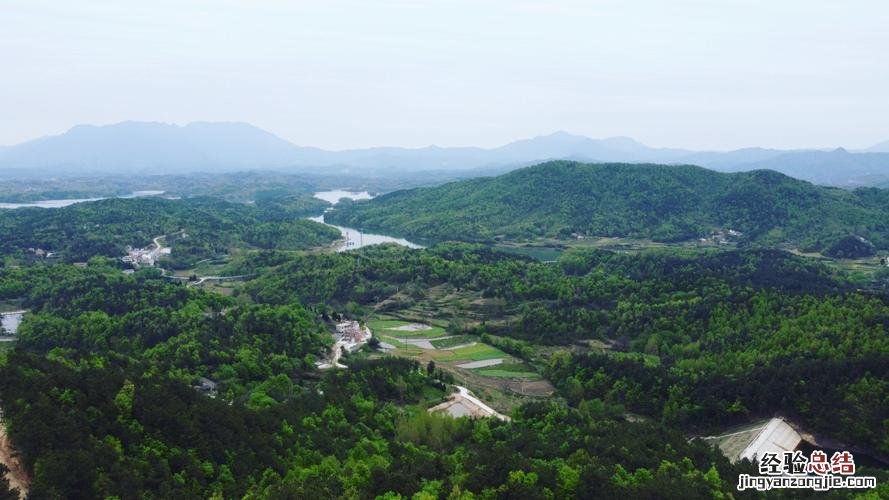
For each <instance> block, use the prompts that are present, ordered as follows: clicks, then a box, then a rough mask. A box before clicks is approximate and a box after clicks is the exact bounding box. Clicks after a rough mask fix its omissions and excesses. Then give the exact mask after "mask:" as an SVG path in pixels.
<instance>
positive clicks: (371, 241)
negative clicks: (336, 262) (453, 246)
mask: <svg viewBox="0 0 889 500" xmlns="http://www.w3.org/2000/svg"><path fill="white" fill-rule="evenodd" d="M315 198H318V199H321V200H324V201H327V202H329V203H332V204H334V205H336V204H337V203H338V202H339V201H340V200H341V199H343V198H349V199H352V200H369V199H371V198H373V196H372V195H371V194H370V193H368V192H367V191H361V192H356V191H344V190H341V189H337V190H333V191H320V192H317V193H315ZM309 220H313V221H315V222H320V223H322V224H327V222H324V215H323V214H322V215H319V216H317V217H309ZM327 225H328V226H331V227H335V228H337V229H339V231H340V234H342V235H343V241H342V243H341V244H340V246H338V247H337V249H336V251H337V252H345V251H348V250H355V249H356V248H361V247H366V246H370V245H379V244H381V243H397V244H399V245H403V246H406V247H408V248H423V246H422V245H418V244H416V243H413V242H411V241H408V240H406V239H403V238H395V237H392V236H386V235H385V234H373V233H365V232H363V231H359V230H357V229H354V228H351V227H343V226H337V225H334V224H327Z"/></svg>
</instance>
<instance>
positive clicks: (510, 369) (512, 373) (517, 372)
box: [475, 363, 541, 379]
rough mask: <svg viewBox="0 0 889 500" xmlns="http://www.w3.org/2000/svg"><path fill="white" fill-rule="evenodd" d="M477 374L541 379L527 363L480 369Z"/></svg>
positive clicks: (504, 364) (505, 364)
mask: <svg viewBox="0 0 889 500" xmlns="http://www.w3.org/2000/svg"><path fill="white" fill-rule="evenodd" d="M475 372H476V373H478V374H479V375H482V376H485V377H505V378H527V379H540V378H541V377H540V375H539V374H538V373H537V372H536V371H534V368H532V367H531V366H530V365H528V364H525V363H503V364H500V365H496V366H490V367H487V368H479V369H477V370H475Z"/></svg>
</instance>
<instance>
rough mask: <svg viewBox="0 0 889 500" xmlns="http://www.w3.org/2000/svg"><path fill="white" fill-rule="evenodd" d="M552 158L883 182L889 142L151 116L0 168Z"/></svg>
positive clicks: (11, 154) (34, 149) (482, 162)
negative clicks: (478, 143) (355, 141)
mask: <svg viewBox="0 0 889 500" xmlns="http://www.w3.org/2000/svg"><path fill="white" fill-rule="evenodd" d="M552 159H569V160H580V161H586V162H624V163H664V164H694V165H700V166H703V167H707V168H711V169H714V170H720V171H747V170H757V169H772V170H777V171H779V172H782V173H785V174H787V175H790V176H793V177H796V178H799V179H803V180H808V181H811V182H814V183H817V184H826V185H837V186H846V187H854V186H861V185H879V184H882V183H885V182H889V141H886V142H883V143H880V144H877V145H874V146H873V147H871V148H868V149H866V150H864V151H855V152H852V151H847V150H845V149H842V148H838V149H835V150H814V149H813V150H777V149H763V148H746V149H739V150H735V151H728V152H709V151H691V150H686V149H673V148H652V147H648V146H646V145H644V144H642V143H640V142H637V141H635V140H633V139H631V138H627V137H611V138H606V139H591V138H588V137H583V136H579V135H573V134H569V133H566V132H556V133H553V134H550V135H545V136H538V137H534V138H530V139H523V140H518V141H515V142H511V143H509V144H506V145H504V146H500V147H497V148H491V149H485V148H477V147H445V148H443V147H437V146H428V147H425V148H416V149H411V148H400V147H375V148H366V149H352V150H343V151H327V150H323V149H319V148H314V147H306V146H297V145H295V144H292V143H290V142H288V141H286V140H284V139H281V138H280V137H277V136H276V135H274V134H272V133H269V132H267V131H265V130H262V129H260V128H257V127H255V126H252V125H250V124H247V123H231V122H221V123H208V122H195V123H190V124H188V125H185V126H178V125H173V124H165V123H152V122H122V123H118V124H114V125H106V126H93V125H78V126H76V127H73V128H72V129H71V130H69V131H68V132H65V133H64V134H60V135H56V136H47V137H43V138H40V139H35V140H32V141H28V142H24V143H21V144H18V145H14V146H7V147H0V175H4V176H25V175H45V174H47V173H50V174H53V175H59V174H66V175H78V174H94V173H115V174H152V173H157V174H164V173H184V172H198V171H202V172H208V171H211V172H216V171H233V170H246V169H293V170H303V171H311V172H324V173H331V170H332V169H334V170H335V169H341V170H343V171H350V172H356V171H358V170H360V171H362V172H370V171H373V172H378V173H379V172H387V171H388V172H393V171H395V172H397V171H404V170H411V171H424V170H453V171H459V170H472V169H478V170H481V172H479V173H499V172H503V171H506V170H509V169H512V168H516V167H521V166H526V165H530V164H533V163H538V162H541V161H546V160H552Z"/></svg>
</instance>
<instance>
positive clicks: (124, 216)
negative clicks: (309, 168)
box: [0, 196, 340, 268]
mask: <svg viewBox="0 0 889 500" xmlns="http://www.w3.org/2000/svg"><path fill="white" fill-rule="evenodd" d="M324 205H326V202H323V201H321V200H314V199H313V198H308V197H304V196H288V197H274V196H273V197H270V198H268V199H263V200H261V201H258V202H257V203H256V204H253V205H247V204H239V203H231V202H226V201H222V200H219V199H213V198H190V199H185V200H167V199H163V198H133V199H108V200H101V201H96V202H89V203H78V204H75V205H70V206H67V207H63V208H56V209H43V208H19V209H15V210H0V233H2V234H3V235H4V237H3V238H2V240H0V255H4V254H5V255H12V256H18V257H25V256H29V255H33V252H34V251H36V250H37V249H40V250H42V251H44V252H52V253H53V254H55V257H56V258H59V259H61V260H62V261H65V262H78V261H86V260H88V259H89V258H91V257H93V256H96V255H103V256H108V257H118V256H122V255H123V254H124V250H125V248H126V247H127V246H133V247H147V246H149V245H150V244H151V243H152V238H154V237H156V236H160V235H170V236H169V239H168V240H166V241H165V244H166V245H167V246H170V247H172V253H171V255H170V257H169V258H168V259H167V265H169V266H171V267H174V268H177V267H188V266H190V265H192V264H193V263H194V262H196V261H198V260H200V259H205V258H209V257H213V256H216V255H222V254H228V253H229V252H230V251H231V250H232V248H239V247H246V248H261V249H281V250H299V249H307V248H311V247H317V246H323V245H328V244H330V243H331V242H333V241H334V240H336V239H337V238H339V236H340V234H339V232H338V231H337V230H336V229H334V228H332V227H329V226H325V225H323V224H318V223H316V222H312V221H309V220H305V219H303V218H302V217H303V216H305V215H306V214H308V213H319V212H320V211H321V210H323V206H324ZM29 249H31V253H29Z"/></svg>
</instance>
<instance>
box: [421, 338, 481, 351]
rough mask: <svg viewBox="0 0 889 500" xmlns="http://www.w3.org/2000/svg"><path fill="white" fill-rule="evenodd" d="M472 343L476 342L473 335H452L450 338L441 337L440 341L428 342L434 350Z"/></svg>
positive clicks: (476, 339)
mask: <svg viewBox="0 0 889 500" xmlns="http://www.w3.org/2000/svg"><path fill="white" fill-rule="evenodd" d="M472 342H478V337H476V336H475V335H452V336H450V337H442V338H440V339H435V340H432V341H430V343H431V344H432V345H434V346H435V348H436V349H446V348H448V347H454V346H458V345H463V344H470V343H472Z"/></svg>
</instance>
